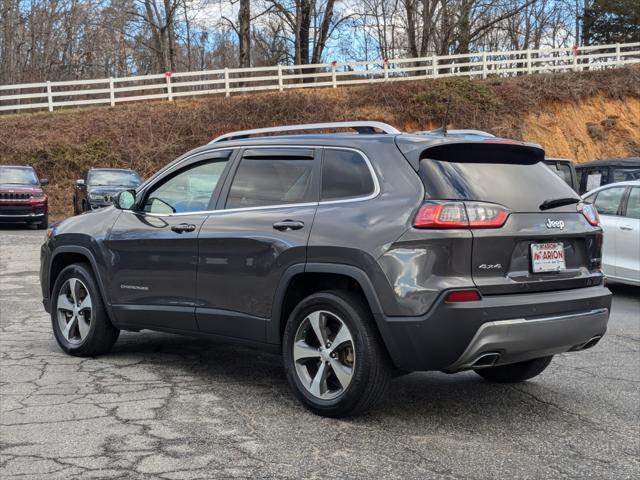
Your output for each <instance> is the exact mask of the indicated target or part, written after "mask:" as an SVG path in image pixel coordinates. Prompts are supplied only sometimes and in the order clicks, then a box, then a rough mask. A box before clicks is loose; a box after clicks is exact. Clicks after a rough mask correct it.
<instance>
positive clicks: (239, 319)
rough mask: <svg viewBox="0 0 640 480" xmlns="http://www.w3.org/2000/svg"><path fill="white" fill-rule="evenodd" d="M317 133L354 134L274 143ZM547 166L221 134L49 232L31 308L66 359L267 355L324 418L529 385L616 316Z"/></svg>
mask: <svg viewBox="0 0 640 480" xmlns="http://www.w3.org/2000/svg"><path fill="white" fill-rule="evenodd" d="M330 128H340V129H345V128H353V129H355V130H356V131H357V132H358V134H305V135H291V134H289V135H284V133H285V132H293V131H296V130H307V131H310V130H315V129H323V130H327V129H330ZM274 133H281V135H279V136H277V135H275V136H273V134H274ZM262 134H271V135H272V136H259V135H262ZM252 135H254V136H253V137H252ZM255 135H258V136H255ZM543 160H544V151H543V149H542V148H541V147H540V146H538V145H534V144H529V143H522V142H516V141H512V140H503V139H499V138H494V137H490V136H487V135H478V134H473V133H471V134H468V133H462V134H458V133H456V131H449V132H447V133H446V134H444V133H442V132H435V133H432V134H429V133H427V134H420V135H415V134H403V133H401V132H399V131H398V130H396V129H395V128H393V127H391V126H389V125H386V124H382V123H378V122H350V123H337V124H318V125H305V126H294V127H281V128H274V129H259V130H254V131H244V132H236V133H232V134H228V135H224V136H222V137H219V138H217V139H216V140H214V141H213V142H211V143H210V144H208V145H205V146H203V147H200V148H197V149H195V150H192V151H191V152H189V153H187V154H185V155H184V156H182V157H180V158H179V159H177V160H176V161H175V162H173V163H171V164H170V165H168V166H167V167H166V168H164V169H163V170H161V171H160V172H158V173H157V174H156V175H154V176H153V177H152V178H151V179H149V180H147V181H146V182H145V183H144V184H143V185H141V186H140V187H139V188H138V189H137V190H135V191H133V190H129V191H123V192H121V193H120V194H119V195H118V196H117V199H116V202H117V206H115V207H111V208H104V209H101V210H97V211H95V212H92V213H90V214H87V215H81V216H77V217H72V218H69V219H67V220H65V221H63V222H62V223H59V224H57V225H55V226H54V227H53V228H52V229H50V231H49V236H48V239H47V240H46V242H45V243H44V245H43V246H42V267H41V283H42V294H43V297H44V300H43V302H44V306H45V308H46V309H47V311H49V312H50V313H51V320H52V325H53V332H54V334H55V337H56V340H57V341H58V343H59V345H60V346H61V348H62V349H63V350H64V351H66V352H67V353H69V354H71V355H78V356H94V355H99V354H103V353H106V352H108V351H109V350H110V349H111V347H112V346H113V345H114V343H115V341H116V339H117V337H118V333H119V331H120V330H121V329H125V330H134V331H137V330H141V329H152V330H161V331H167V332H175V333H183V334H189V335H200V336H203V337H210V338H217V339H224V340H225V341H230V342H240V343H243V344H247V345H253V346H256V347H260V348H264V349H267V350H271V351H276V352H277V351H281V352H282V354H283V362H284V369H285V371H286V375H287V379H288V381H289V383H290V385H291V387H292V389H293V391H294V393H295V394H296V395H297V396H298V398H299V399H300V400H301V401H302V402H303V403H304V404H305V405H306V406H307V407H309V408H310V409H312V410H313V411H314V412H317V413H319V414H322V415H328V416H344V415H350V414H355V413H357V412H361V411H363V410H365V409H367V408H369V407H371V405H372V404H373V403H374V402H375V401H376V399H377V398H378V397H380V395H381V394H382V392H383V391H384V390H385V387H386V386H387V384H388V382H389V379H390V378H391V376H392V374H393V373H394V372H409V371H415V370H442V371H445V372H450V373H453V372H459V371H463V370H474V371H476V372H477V373H478V374H479V375H481V376H482V377H484V378H486V379H488V380H492V381H497V382H518V381H523V380H527V379H529V378H532V377H534V376H536V375H538V374H539V373H540V372H542V371H543V370H544V369H545V368H546V367H547V366H548V365H549V362H551V359H552V357H553V355H555V354H558V353H563V352H568V351H578V350H583V349H586V348H589V347H592V346H593V345H595V344H596V343H597V342H598V340H599V339H600V338H601V337H602V335H604V333H605V330H606V328H607V322H608V318H609V308H610V304H611V293H610V292H609V290H608V289H607V288H606V287H605V286H604V282H603V274H602V272H601V270H600V258H601V245H602V230H601V228H600V226H599V223H598V217H597V213H596V211H595V209H594V207H593V206H591V205H588V204H584V203H582V202H581V200H580V198H579V197H578V196H577V195H576V193H575V192H574V191H573V190H571V188H569V186H568V185H567V184H566V183H565V182H564V181H562V180H561V179H560V178H558V176H557V175H555V174H554V173H552V172H551V171H550V170H549V169H548V168H547V167H546V166H545V165H544V163H543ZM248 361H249V359H248ZM250 361H254V360H253V359H251V360H250Z"/></svg>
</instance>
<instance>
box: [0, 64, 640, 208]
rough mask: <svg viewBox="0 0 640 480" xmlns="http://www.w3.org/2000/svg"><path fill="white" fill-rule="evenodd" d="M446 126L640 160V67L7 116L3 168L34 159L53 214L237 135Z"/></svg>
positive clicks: (1, 137)
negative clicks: (91, 179)
mask: <svg viewBox="0 0 640 480" xmlns="http://www.w3.org/2000/svg"><path fill="white" fill-rule="evenodd" d="M449 96H451V108H450V126H451V127H455V128H474V129H481V130H486V131H489V132H492V133H494V134H496V135H500V136H505V137H512V138H516V139H524V140H528V141H533V142H537V143H540V144H542V145H543V146H544V147H545V149H546V151H547V155H548V156H558V157H566V158H572V159H575V160H576V161H578V162H581V161H586V160H591V159H596V158H605V157H610V156H629V155H640V69H638V68H626V69H620V70H608V71H602V72H584V73H569V74H554V75H533V76H524V77H519V78H509V79H497V78H489V79H486V80H473V81H472V80H467V79H463V78H449V79H439V80H427V81H415V82H400V83H389V84H374V85H368V86H361V87H351V88H339V89H335V90H334V89H304V90H297V91H288V92H284V93H278V92H273V93H264V94H252V95H243V96H237V97H231V98H223V97H209V98H203V99H198V100H182V101H176V102H171V103H170V102H158V103H140V104H134V105H123V106H117V107H115V108H106V107H103V108H93V109H79V110H67V111H56V112H54V113H32V114H22V115H5V116H0V163H3V164H12V163H17V164H32V165H33V166H34V167H35V168H36V169H37V170H38V173H39V174H40V175H41V176H42V177H47V178H49V179H50V181H51V186H50V187H49V193H50V197H51V202H52V212H53V213H54V215H55V214H57V215H60V214H68V213H70V211H71V201H70V198H71V195H72V192H73V181H74V179H75V178H77V177H78V176H79V175H80V173H81V171H82V170H84V169H86V168H87V167H89V166H91V165H95V166H111V167H119V166H124V167H131V168H134V169H137V170H138V171H139V172H140V174H141V175H142V176H143V177H146V176H148V175H150V174H151V173H152V172H154V171H155V170H157V169H158V168H159V167H161V166H162V165H165V164H166V163H167V162H169V161H171V160H172V159H174V158H176V157H177V156H179V155H180V154H182V153H184V152H186V151H188V150H189V149H191V148H193V147H195V146H198V145H202V144H204V143H206V142H207V141H209V140H210V139H212V138H213V137H215V136H217V135H219V134H222V133H225V132H228V131H231V130H238V129H245V128H258V127H264V126H272V125H278V124H295V123H307V122H322V121H339V120H356V119H369V120H380V121H384V122H388V123H391V124H393V125H395V126H396V127H398V128H400V129H402V130H407V131H411V130H426V129H430V128H434V127H436V126H439V125H440V123H441V121H442V120H441V119H442V115H443V112H444V109H445V100H446V98H447V97H449Z"/></svg>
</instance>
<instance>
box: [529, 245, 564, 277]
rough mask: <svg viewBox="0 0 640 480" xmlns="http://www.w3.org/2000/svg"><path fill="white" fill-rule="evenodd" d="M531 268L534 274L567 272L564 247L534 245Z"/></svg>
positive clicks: (532, 247)
mask: <svg viewBox="0 0 640 480" xmlns="http://www.w3.org/2000/svg"><path fill="white" fill-rule="evenodd" d="M531 266H532V270H533V273H542V272H562V271H563V270H566V269H567V265H566V264H565V261H564V245H563V244H562V243H532V244H531Z"/></svg>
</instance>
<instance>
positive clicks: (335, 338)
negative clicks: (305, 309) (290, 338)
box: [293, 310, 356, 400]
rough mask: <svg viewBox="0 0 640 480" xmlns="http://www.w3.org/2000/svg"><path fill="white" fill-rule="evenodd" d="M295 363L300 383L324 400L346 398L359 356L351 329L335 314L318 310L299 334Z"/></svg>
mask: <svg viewBox="0 0 640 480" xmlns="http://www.w3.org/2000/svg"><path fill="white" fill-rule="evenodd" d="M293 361H294V363H295V368H296V373H297V374H298V379H299V380H300V382H301V383H302V385H303V386H304V387H305V388H306V390H307V391H308V392H309V393H310V394H311V395H313V396H314V397H316V398H318V399H321V400H333V399H335V398H337V397H339V396H340V395H342V394H343V393H344V392H345V391H346V389H347V387H348V386H349V384H350V383H351V380H352V378H353V372H354V368H355V361H356V352H355V348H354V342H353V337H352V335H351V332H350V331H349V328H348V327H347V325H346V324H345V322H344V321H342V319H341V318H340V317H339V316H338V315H336V314H335V313H332V312H328V311H325V310H317V311H314V312H312V313H310V314H309V315H307V316H306V317H305V318H304V320H303V321H302V323H300V326H299V327H298V330H297V331H296V335H295V341H294V345H293Z"/></svg>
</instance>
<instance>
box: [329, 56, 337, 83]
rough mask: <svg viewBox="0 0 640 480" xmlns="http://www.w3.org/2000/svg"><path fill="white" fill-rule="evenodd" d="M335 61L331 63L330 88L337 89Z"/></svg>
mask: <svg viewBox="0 0 640 480" xmlns="http://www.w3.org/2000/svg"><path fill="white" fill-rule="evenodd" d="M336 63H337V62H336V61H335V60H334V61H333V62H331V86H332V87H333V88H337V87H338V81H337V78H336Z"/></svg>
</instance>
